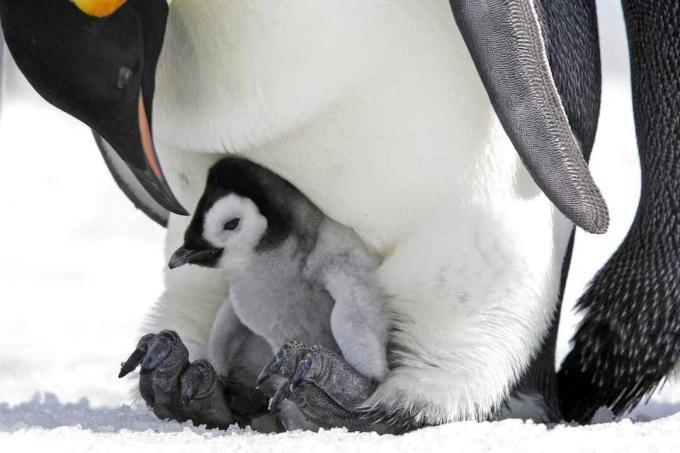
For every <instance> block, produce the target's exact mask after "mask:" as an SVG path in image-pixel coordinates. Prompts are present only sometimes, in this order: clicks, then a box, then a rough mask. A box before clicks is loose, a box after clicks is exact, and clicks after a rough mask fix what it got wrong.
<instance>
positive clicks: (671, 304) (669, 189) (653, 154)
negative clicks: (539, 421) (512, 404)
mask: <svg viewBox="0 0 680 453" xmlns="http://www.w3.org/2000/svg"><path fill="white" fill-rule="evenodd" d="M623 6H624V13H625V18H626V27H627V32H628V40H629V47H630V57H631V72H632V79H633V101H634V108H635V123H636V131H637V137H638V147H639V152H640V164H641V169H642V193H641V198H640V205H639V207H638V212H637V215H636V217H635V221H634V223H633V225H632V227H631V229H630V231H629V232H628V235H627V237H626V238H625V240H624V241H623V243H622V244H621V246H620V247H619V249H618V250H617V251H616V253H614V255H613V256H612V257H611V259H610V260H609V261H608V262H607V264H606V265H605V266H604V267H603V268H602V269H601V270H600V271H599V273H598V274H597V275H596V277H595V279H594V280H593V282H592V283H591V285H590V288H589V289H588V291H587V292H586V293H585V294H584V295H583V296H582V297H581V300H580V301H579V303H578V306H579V308H580V309H581V310H582V311H583V314H584V319H583V321H582V323H581V325H580V327H579V329H578V331H577V333H576V335H575V337H574V339H573V350H572V351H571V353H570V354H569V355H568V356H567V358H566V359H565V361H564V363H563V365H562V369H561V370H560V373H559V390H560V398H561V406H562V411H563V414H564V416H565V418H567V419H570V420H577V421H580V422H587V421H589V420H590V419H591V418H592V416H593V414H594V413H595V412H596V411H597V409H598V408H599V407H602V406H606V407H608V408H610V409H612V411H613V412H614V413H615V414H617V415H618V414H622V413H624V412H626V411H628V410H630V409H632V408H633V407H634V406H635V405H636V404H637V403H638V402H640V400H641V399H642V398H643V397H644V396H645V395H649V394H650V393H651V392H652V391H653V390H654V389H656V388H657V386H658V385H659V384H660V383H662V382H663V381H664V379H665V378H666V376H668V374H669V373H670V372H671V371H672V370H673V369H674V367H675V366H676V365H677V363H678V359H680V4H679V3H677V2H667V1H664V0H655V1H649V0H644V1H643V0H624V1H623Z"/></svg>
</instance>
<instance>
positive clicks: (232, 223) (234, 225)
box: [224, 218, 241, 231]
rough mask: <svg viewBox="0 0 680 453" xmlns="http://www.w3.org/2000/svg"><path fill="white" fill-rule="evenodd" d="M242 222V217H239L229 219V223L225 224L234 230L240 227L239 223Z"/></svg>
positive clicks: (230, 229)
mask: <svg viewBox="0 0 680 453" xmlns="http://www.w3.org/2000/svg"><path fill="white" fill-rule="evenodd" d="M240 223H241V219H239V218H236V219H231V220H230V221H228V222H227V223H225V224H224V229H225V230H229V231H233V230H235V229H236V228H238V225H239V224H240Z"/></svg>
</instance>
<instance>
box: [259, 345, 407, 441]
mask: <svg viewBox="0 0 680 453" xmlns="http://www.w3.org/2000/svg"><path fill="white" fill-rule="evenodd" d="M282 378H283V384H282V385H280V386H278V389H277V390H276V391H275V392H273V393H272V394H271V399H270V400H269V410H270V412H271V413H272V414H275V415H279V416H281V415H282V414H281V413H280V408H281V405H282V404H283V403H284V402H285V401H291V402H293V403H294V404H295V405H296V406H297V408H298V409H299V410H300V412H301V413H302V414H303V415H304V416H305V417H306V418H307V419H308V420H309V421H310V422H312V423H313V424H315V425H317V426H319V427H321V428H326V429H330V428H343V427H344V428H347V429H349V430H351V431H375V432H379V433H397V432H400V431H401V430H400V429H397V428H396V427H395V426H392V425H391V424H389V423H386V422H385V421H384V420H383V414H379V413H373V412H371V410H370V409H367V408H364V407H363V406H362V405H363V403H364V402H365V401H366V400H368V398H369V397H370V396H371V395H372V394H373V392H374V391H375V389H376V387H377V383H376V382H375V381H373V380H371V379H369V378H367V377H365V376H363V375H362V374H360V373H358V372H357V371H356V370H355V369H354V368H352V366H351V365H349V364H348V363H347V362H346V361H345V360H344V358H342V357H341V356H340V355H338V354H336V353H334V352H331V351H328V350H326V349H323V348H320V347H317V346H315V347H308V346H306V345H304V344H302V343H299V342H291V343H287V344H285V345H284V346H283V347H282V348H281V350H280V351H279V352H278V353H277V354H276V355H275V356H274V358H273V359H272V361H271V362H270V363H269V364H268V365H267V366H266V367H265V368H264V369H263V370H262V372H261V373H260V376H259V377H258V379H257V385H258V387H260V386H262V385H264V384H265V383H267V382H269V381H270V380H276V379H278V380H281V379H282ZM263 390H265V389H264V387H263ZM265 391H267V390H265ZM281 423H282V424H283V425H285V420H281Z"/></svg>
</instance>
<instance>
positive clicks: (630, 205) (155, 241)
mask: <svg viewBox="0 0 680 453" xmlns="http://www.w3.org/2000/svg"><path fill="white" fill-rule="evenodd" d="M617 3H618V2H617V1H616V0H601V1H600V2H599V4H600V8H601V13H602V11H604V13H606V16H605V14H604V13H602V14H601V15H602V18H601V19H602V20H601V35H602V39H603V47H604V52H603V56H602V57H603V62H604V65H605V86H604V92H603V105H602V114H601V119H600V129H599V133H598V138H597V142H596V147H595V151H594V153H593V160H592V165H591V168H592V171H593V173H594V176H595V180H596V181H597V182H598V184H599V185H600V187H601V189H602V191H603V193H604V196H605V198H606V199H607V201H608V203H609V207H610V211H611V214H612V224H611V229H610V232H609V233H608V234H606V235H604V236H591V235H587V234H583V233H582V232H579V233H578V235H577V241H576V250H575V261H574V264H573V265H572V270H571V275H570V279H569V283H568V286H567V293H566V298H565V307H564V309H563V321H562V324H561V329H560V339H559V347H558V356H559V357H560V358H561V357H563V356H564V355H565V354H566V352H567V351H568V348H569V345H568V340H569V337H570V336H571V334H572V333H573V329H574V326H575V325H576V323H577V321H578V316H576V315H575V314H574V313H573V312H572V310H571V308H572V305H573V302H574V301H575V300H576V299H577V298H578V296H579V295H580V294H581V293H582V292H583V288H584V287H585V286H586V284H587V282H588V280H589V279H590V278H592V275H593V274H594V272H595V271H596V270H597V269H598V268H599V267H600V266H601V265H602V264H603V263H604V262H605V261H606V259H607V258H608V257H609V255H610V254H611V253H612V252H613V250H614V249H615V248H616V246H617V245H618V244H619V243H620V241H621V239H622V238H623V237H624V235H625V233H626V231H627V229H628V227H629V225H630V222H631V221H632V218H633V215H634V213H635V209H636V204H637V197H638V194H639V176H638V172H639V168H638V161H637V156H636V148H635V136H634V126H633V119H632V111H631V105H630V103H631V100H630V93H629V83H630V82H629V79H628V78H627V69H626V67H625V64H622V63H621V59H622V58H624V57H625V40H624V35H623V27H622V23H621V18H620V11H619V7H618V6H617ZM6 63H7V62H6ZM4 85H5V88H9V94H7V95H6V96H5V99H4V105H3V111H2V120H1V122H0V206H2V217H1V218H0V220H1V221H0V238H2V254H1V256H2V259H0V307H1V309H2V311H1V313H2V315H0V451H2V452H19V451H34V450H35V451H48V450H49V451H72V452H79V451H116V452H123V451H140V450H149V449H150V448H151V449H161V448H162V449H163V451H164V452H167V453H169V452H174V451H182V452H184V451H193V450H198V451H206V452H208V451H253V452H259V451H267V452H270V451H276V452H277V453H282V452H287V451H296V452H297V451H352V452H353V451H357V450H370V451H376V452H380V451H390V452H398V451H409V452H413V451H428V452H429V451H457V450H460V451H466V452H477V451H479V452H487V451H488V452H491V451H504V452H505V451H510V452H511V451H518V452H519V451H521V452H533V451H541V452H542V451H553V452H580V451H593V452H595V451H597V452H605V451H612V452H637V451H644V452H655V451H659V452H661V451H663V452H669V451H680V387H679V386H677V385H673V384H672V383H669V384H667V385H666V386H665V387H664V388H663V390H662V391H661V392H659V393H657V394H655V395H654V396H653V397H652V398H651V400H650V401H649V403H648V404H646V405H643V406H641V407H639V408H637V409H636V410H635V411H634V412H633V413H632V414H630V415H629V416H628V417H626V418H624V419H622V420H615V421H614V420H612V419H611V417H609V416H608V415H607V414H606V413H603V414H600V415H599V416H598V419H599V420H601V421H603V423H598V424H593V425H590V426H585V427H579V426H570V425H557V426H545V425H538V424H534V423H532V422H523V421H519V420H506V421H502V422H493V423H473V422H465V423H455V424H451V425H447V426H441V427H436V428H428V429H423V430H420V431H417V432H414V433H410V434H407V435H404V436H399V437H395V436H378V435H375V434H353V433H347V432H346V431H344V430H332V431H322V432H321V433H317V434H314V433H302V432H293V433H286V434H279V435H264V434H259V433H255V432H252V431H250V430H248V429H238V428H236V427H234V428H232V429H231V430H230V431H227V432H219V431H209V430H205V429H202V428H195V427H193V426H190V425H189V424H179V423H174V422H162V421H159V420H157V419H156V418H155V417H154V416H153V414H151V413H150V412H149V411H148V409H146V408H145V407H144V406H142V405H139V404H136V403H135V402H134V401H131V399H130V396H129V394H130V388H131V387H132V385H133V381H130V380H118V379H117V378H116V375H117V372H118V369H119V364H120V362H121V360H123V359H124V358H126V357H127V355H128V354H129V353H130V352H131V350H132V348H133V347H134V345H135V343H136V341H137V338H138V336H139V335H140V332H138V328H139V326H140V325H141V321H142V319H143V317H144V314H145V313H146V311H147V310H148V308H149V307H150V306H151V304H152V303H153V302H154V300H155V298H156V297H158V295H159V294H160V291H161V288H162V279H161V268H162V266H164V262H163V236H164V230H163V229H162V228H160V227H159V226H157V225H155V224H154V223H153V222H151V221H150V220H148V219H147V218H146V217H145V216H144V215H143V214H142V213H141V212H139V211H136V210H135V209H134V208H133V207H132V205H131V203H129V202H128V201H127V199H126V198H125V197H124V195H123V194H122V193H121V192H120V191H119V190H118V189H117V187H116V185H115V183H114V182H113V179H112V178H111V177H110V175H109V174H108V171H107V170H106V168H105V165H104V163H103V161H102V159H101V157H100V156H99V154H98V151H97V150H96V148H95V145H94V142H93V141H92V138H91V135H90V133H89V131H88V130H87V128H85V127H84V126H83V125H81V124H80V123H78V122H77V121H75V120H73V119H71V118H69V117H67V116H65V115H64V114H62V113H61V112H58V111H57V110H55V109H52V108H50V107H48V106H47V105H46V103H45V102H43V101H42V100H40V99H39V98H38V97H37V96H36V95H35V94H34V93H33V92H32V91H31V90H30V88H28V87H27V86H26V84H25V82H24V81H22V80H21V78H20V77H19V76H17V75H16V73H15V72H10V73H9V75H6V76H5V80H4Z"/></svg>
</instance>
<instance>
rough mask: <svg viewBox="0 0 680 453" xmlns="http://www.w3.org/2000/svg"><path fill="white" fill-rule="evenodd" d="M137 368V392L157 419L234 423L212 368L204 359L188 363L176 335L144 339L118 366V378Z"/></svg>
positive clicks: (167, 332) (164, 333) (216, 425)
mask: <svg viewBox="0 0 680 453" xmlns="http://www.w3.org/2000/svg"><path fill="white" fill-rule="evenodd" d="M139 365H141V371H140V373H139V391H140V393H141V395H142V398H143V399H144V401H145V402H146V404H147V405H148V406H149V407H150V408H151V409H152V410H153V412H154V414H156V416H157V417H158V418H161V419H170V420H177V421H180V422H184V421H187V420H191V421H192V422H193V423H194V424H195V425H206V426H208V427H209V428H222V429H226V428H228V427H229V426H230V425H231V424H233V423H234V417H233V415H232V413H231V410H230V409H229V407H228V406H227V403H226V401H225V396H224V389H223V386H222V383H221V381H220V379H219V377H218V376H217V373H216V372H215V370H214V369H213V367H212V365H211V364H210V363H208V362H207V361H205V360H197V361H195V362H193V363H189V352H188V351H187V348H186V347H185V346H184V343H182V340H181V339H180V337H179V335H177V333H176V332H173V331H170V330H164V331H162V332H160V333H159V334H148V335H145V336H143V337H142V338H141V340H139V343H138V344H137V348H136V349H135V351H134V352H133V353H132V354H131V355H130V357H129V358H128V359H127V361H125V362H124V363H123V364H122V365H121V370H120V375H119V377H121V378H122V377H125V376H126V375H128V374H129V373H131V372H132V371H134V370H135V369H136V368H137V367H138V366H139Z"/></svg>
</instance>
